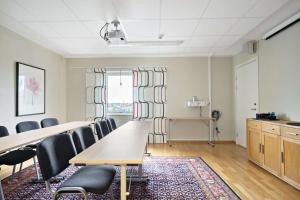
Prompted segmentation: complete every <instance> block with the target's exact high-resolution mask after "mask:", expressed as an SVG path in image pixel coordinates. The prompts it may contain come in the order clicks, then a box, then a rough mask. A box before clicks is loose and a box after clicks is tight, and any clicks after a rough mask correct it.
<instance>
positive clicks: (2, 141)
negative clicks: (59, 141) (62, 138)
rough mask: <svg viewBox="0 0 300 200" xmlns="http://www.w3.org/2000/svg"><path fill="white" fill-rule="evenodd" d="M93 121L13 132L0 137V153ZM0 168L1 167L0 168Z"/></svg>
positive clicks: (0, 189) (0, 192)
mask: <svg viewBox="0 0 300 200" xmlns="http://www.w3.org/2000/svg"><path fill="white" fill-rule="evenodd" d="M92 123H94V122H93V121H74V122H68V123H65V124H60V125H57V126H51V127H47V128H41V129H37V130H32V131H27V132H24V133H21V134H13V135H9V136H7V137H3V138H0V153H1V152H5V151H9V150H11V149H15V148H18V147H21V146H24V145H27V144H30V143H34V142H37V141H39V140H42V139H44V138H46V137H49V136H52V135H56V134H59V133H63V132H68V131H71V130H74V129H76V128H79V127H82V126H88V125H90V124H92ZM0 170H1V168H0ZM0 200H4V195H3V191H2V185H1V180H0Z"/></svg>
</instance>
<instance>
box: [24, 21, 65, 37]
mask: <svg viewBox="0 0 300 200" xmlns="http://www.w3.org/2000/svg"><path fill="white" fill-rule="evenodd" d="M23 24H24V25H25V26H27V27H29V28H30V29H31V30H33V31H34V32H36V33H38V34H41V35H42V36H44V37H47V38H49V37H60V35H59V34H57V33H56V32H55V31H53V29H52V28H51V27H50V26H47V25H46V24H45V23H41V22H24V23H23Z"/></svg>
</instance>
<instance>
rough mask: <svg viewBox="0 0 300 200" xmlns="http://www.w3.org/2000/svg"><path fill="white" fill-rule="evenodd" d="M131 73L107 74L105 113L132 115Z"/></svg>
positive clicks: (113, 72)
mask: <svg viewBox="0 0 300 200" xmlns="http://www.w3.org/2000/svg"><path fill="white" fill-rule="evenodd" d="M132 92H133V88H132V73H131V71H121V72H120V71H111V72H108V73H107V113H108V114H115V115H118V114H119V115H127V114H130V115H131V114H132V101H133V94H132Z"/></svg>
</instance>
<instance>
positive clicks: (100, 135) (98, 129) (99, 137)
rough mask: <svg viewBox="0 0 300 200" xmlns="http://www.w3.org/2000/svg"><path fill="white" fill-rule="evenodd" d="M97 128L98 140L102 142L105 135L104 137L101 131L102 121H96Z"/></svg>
mask: <svg viewBox="0 0 300 200" xmlns="http://www.w3.org/2000/svg"><path fill="white" fill-rule="evenodd" d="M95 128H96V133H97V136H98V139H99V140H101V139H102V138H103V135H102V131H101V126H100V121H96V123H95Z"/></svg>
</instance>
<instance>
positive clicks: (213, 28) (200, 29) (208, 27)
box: [194, 19, 238, 35]
mask: <svg viewBox="0 0 300 200" xmlns="http://www.w3.org/2000/svg"><path fill="white" fill-rule="evenodd" d="M237 21H238V20H237V19H202V20H200V21H199V24H198V26H197V29H196V30H195V33H194V35H223V34H224V33H226V32H227V31H228V30H229V29H230V28H231V27H232V26H233V25H234V24H235V23H236V22H237Z"/></svg>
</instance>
